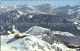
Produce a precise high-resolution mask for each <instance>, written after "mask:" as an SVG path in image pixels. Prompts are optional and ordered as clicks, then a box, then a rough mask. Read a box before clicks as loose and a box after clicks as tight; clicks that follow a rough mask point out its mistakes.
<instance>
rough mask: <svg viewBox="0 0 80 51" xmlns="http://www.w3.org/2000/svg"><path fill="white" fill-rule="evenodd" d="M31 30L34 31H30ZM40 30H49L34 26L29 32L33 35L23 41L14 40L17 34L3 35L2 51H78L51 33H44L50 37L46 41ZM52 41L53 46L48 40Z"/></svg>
mask: <svg viewBox="0 0 80 51" xmlns="http://www.w3.org/2000/svg"><path fill="white" fill-rule="evenodd" d="M33 28H34V29H33ZM31 29H32V31H30V30H31ZM36 30H37V31H36ZM39 30H42V31H43V30H44V31H45V30H49V29H46V28H42V27H37V26H34V27H32V28H30V29H29V30H28V31H27V32H28V33H31V34H30V36H26V37H24V38H22V39H17V38H14V35H15V34H16V33H15V34H13V35H1V51H35V50H36V51H64V50H65V51H77V50H75V49H69V48H67V47H66V46H65V45H64V44H63V43H61V42H60V41H57V39H56V38H55V36H54V35H52V34H51V32H50V31H49V32H44V31H43V32H44V34H45V33H46V34H45V35H47V37H48V38H47V39H46V41H45V40H44V39H45V38H44V37H45V36H43V32H42V31H39ZM33 32H35V33H33ZM25 33H26V32H24V33H20V34H21V35H24V34H25ZM37 33H38V35H37ZM34 34H35V35H34ZM25 35H27V34H25ZM28 35H29V34H28ZM50 35H51V36H53V37H54V39H52V38H49V36H50ZM42 37H43V38H42ZM50 39H52V40H53V41H54V42H53V43H52V44H50V43H49V42H48V40H50Z"/></svg>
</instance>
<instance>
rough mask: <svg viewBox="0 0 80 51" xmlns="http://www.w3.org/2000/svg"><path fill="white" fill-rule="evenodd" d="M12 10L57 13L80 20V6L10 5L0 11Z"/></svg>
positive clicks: (25, 12)
mask: <svg viewBox="0 0 80 51" xmlns="http://www.w3.org/2000/svg"><path fill="white" fill-rule="evenodd" d="M12 10H19V11H21V12H23V13H24V14H27V13H34V14H44V13H46V14H55V15H59V16H62V17H65V18H67V19H70V20H74V21H78V22H80V21H79V20H80V6H79V5H77V6H73V7H72V6H69V5H67V6H62V7H54V6H51V5H50V4H42V5H36V6H33V5H19V6H8V7H1V9H0V11H2V13H5V12H9V11H12Z"/></svg>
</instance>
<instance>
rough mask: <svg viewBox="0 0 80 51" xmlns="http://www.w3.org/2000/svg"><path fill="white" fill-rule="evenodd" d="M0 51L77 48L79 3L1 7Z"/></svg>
mask: <svg viewBox="0 0 80 51" xmlns="http://www.w3.org/2000/svg"><path fill="white" fill-rule="evenodd" d="M0 37H1V46H0V47H1V51H80V5H75V6H70V5H65V6H53V5H51V4H49V3H45V4H39V5H30V4H23V5H16V6H1V8H0Z"/></svg>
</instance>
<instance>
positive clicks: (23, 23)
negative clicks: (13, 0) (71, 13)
mask: <svg viewBox="0 0 80 51" xmlns="http://www.w3.org/2000/svg"><path fill="white" fill-rule="evenodd" d="M16 13H17V12H16ZM31 15H32V18H30V16H31ZM3 22H4V23H3ZM2 23H3V24H2V27H3V28H2V29H4V32H3V33H5V32H6V31H8V30H9V31H12V29H13V28H12V26H13V25H14V26H15V28H16V29H17V30H18V31H19V32H25V31H26V30H28V29H29V28H30V27H32V26H41V27H45V28H49V29H51V30H56V31H63V32H70V33H72V34H74V35H75V36H80V35H79V34H80V30H79V27H80V26H79V25H78V24H75V23H74V22H73V21H68V20H66V19H65V18H63V17H61V16H57V15H51V14H26V15H21V16H20V17H18V18H16V19H15V18H14V17H9V18H8V17H6V18H5V15H4V17H3V20H2ZM46 25H47V26H46ZM75 31H76V32H75Z"/></svg>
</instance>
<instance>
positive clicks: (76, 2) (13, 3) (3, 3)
mask: <svg viewBox="0 0 80 51" xmlns="http://www.w3.org/2000/svg"><path fill="white" fill-rule="evenodd" d="M46 3H48V4H50V5H52V6H66V5H70V6H76V5H80V4H79V0H70V1H68V0H67V1H66V0H63V1H1V6H4V7H5V6H16V5H27V4H28V5H42V4H46Z"/></svg>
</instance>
